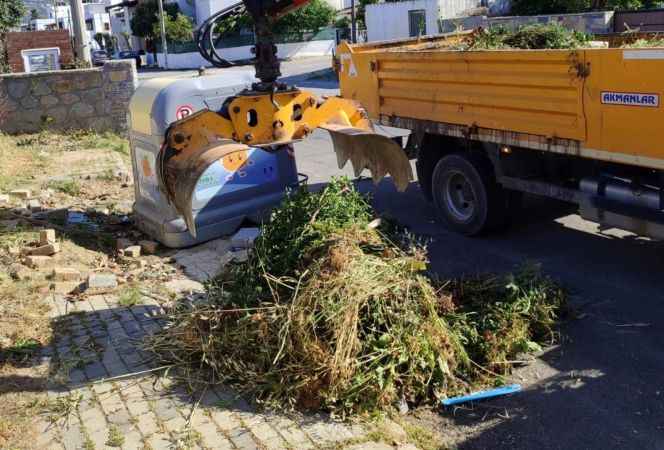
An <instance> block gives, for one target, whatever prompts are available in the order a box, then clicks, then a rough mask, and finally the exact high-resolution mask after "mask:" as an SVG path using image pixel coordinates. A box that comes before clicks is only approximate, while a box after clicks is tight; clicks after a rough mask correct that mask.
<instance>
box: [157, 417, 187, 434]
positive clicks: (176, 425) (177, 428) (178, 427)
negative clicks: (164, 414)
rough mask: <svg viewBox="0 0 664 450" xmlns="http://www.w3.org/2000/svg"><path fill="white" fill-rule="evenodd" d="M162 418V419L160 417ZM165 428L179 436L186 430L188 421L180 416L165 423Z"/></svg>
mask: <svg viewBox="0 0 664 450" xmlns="http://www.w3.org/2000/svg"><path fill="white" fill-rule="evenodd" d="M160 418H161V417H160ZM163 424H164V427H166V429H167V430H168V431H169V432H171V433H172V434H178V433H180V432H181V431H183V430H184V429H185V427H186V426H187V421H186V420H184V417H182V416H181V415H180V414H178V415H177V416H175V417H172V418H170V419H168V420H165V421H163Z"/></svg>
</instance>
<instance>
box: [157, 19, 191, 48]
mask: <svg viewBox="0 0 664 450" xmlns="http://www.w3.org/2000/svg"><path fill="white" fill-rule="evenodd" d="M164 27H165V28H166V40H167V41H168V42H176V43H182V42H190V41H191V40H192V39H193V37H194V25H193V24H192V22H191V19H189V17H187V16H185V15H184V14H181V13H177V14H176V16H175V18H173V17H171V16H170V15H168V14H166V16H165V17H164ZM160 32H161V31H160V24H159V21H157V22H156V23H155V24H154V25H153V30H152V33H153V35H155V36H156V35H158V34H159V33H160Z"/></svg>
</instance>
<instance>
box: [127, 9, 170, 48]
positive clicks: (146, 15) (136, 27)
mask: <svg viewBox="0 0 664 450" xmlns="http://www.w3.org/2000/svg"><path fill="white" fill-rule="evenodd" d="M178 12H180V8H179V7H178V4H177V3H164V15H165V16H170V17H172V18H175V16H176V15H177V14H178ZM155 23H157V24H158V23H159V6H158V5H157V2H156V1H155V0H149V1H146V2H139V3H138V5H136V9H135V10H134V15H133V16H132V18H131V21H130V22H129V26H130V27H131V32H132V33H133V34H134V36H138V37H142V38H145V45H146V47H147V49H148V51H151V52H152V53H154V54H155V55H156V53H157V47H156V46H155V40H156V38H157V37H158V36H159V31H158V30H159V29H158V28H157V32H156V33H155Z"/></svg>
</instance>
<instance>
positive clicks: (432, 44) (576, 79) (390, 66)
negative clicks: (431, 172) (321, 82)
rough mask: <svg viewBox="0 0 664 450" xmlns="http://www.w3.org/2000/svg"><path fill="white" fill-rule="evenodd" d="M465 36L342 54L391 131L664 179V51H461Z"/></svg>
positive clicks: (353, 88) (358, 90)
mask: <svg viewBox="0 0 664 450" xmlns="http://www.w3.org/2000/svg"><path fill="white" fill-rule="evenodd" d="M462 38H463V35H458V34H453V35H442V36H437V37H428V38H424V39H419V40H418V39H413V40H407V41H391V42H383V43H372V44H363V45H349V44H348V43H345V42H344V43H342V44H341V45H340V46H339V48H338V49H337V56H336V57H337V60H338V68H339V76H340V84H341V93H342V96H343V97H345V98H352V99H355V100H358V101H359V102H361V103H362V104H363V105H364V106H365V108H366V109H367V111H368V113H369V115H370V117H371V118H372V119H374V120H376V121H379V122H381V123H383V124H385V125H392V126H397V127H402V128H408V129H411V130H414V131H423V132H427V133H435V134H441V135H448V136H455V137H465V138H470V139H473V140H477V141H486V142H492V143H498V144H505V145H514V146H519V147H523V148H531V149H536V150H544V151H552V152H557V153H565V154H572V155H577V156H582V157H585V158H592V159H598V160H603V161H612V162H617V163H622V164H629V165H635V166H641V167H648V168H656V169H664V142H663V141H662V139H661V137H660V136H661V129H662V122H663V121H664V114H663V113H662V110H661V96H662V94H663V91H664V77H663V76H662V74H664V49H652V48H649V49H576V50H495V51H456V50H454V47H455V45H454V43H455V42H457V41H458V40H459V39H462Z"/></svg>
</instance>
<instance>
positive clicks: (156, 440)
mask: <svg viewBox="0 0 664 450" xmlns="http://www.w3.org/2000/svg"><path fill="white" fill-rule="evenodd" d="M146 441H147V443H148V445H149V446H150V448H152V450H172V448H173V444H172V443H171V439H170V437H169V436H168V435H166V434H153V435H152V436H150V437H149V438H147V439H146Z"/></svg>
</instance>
